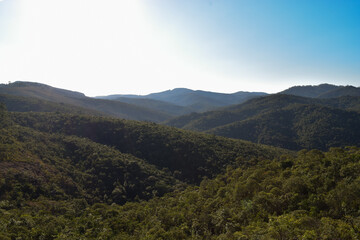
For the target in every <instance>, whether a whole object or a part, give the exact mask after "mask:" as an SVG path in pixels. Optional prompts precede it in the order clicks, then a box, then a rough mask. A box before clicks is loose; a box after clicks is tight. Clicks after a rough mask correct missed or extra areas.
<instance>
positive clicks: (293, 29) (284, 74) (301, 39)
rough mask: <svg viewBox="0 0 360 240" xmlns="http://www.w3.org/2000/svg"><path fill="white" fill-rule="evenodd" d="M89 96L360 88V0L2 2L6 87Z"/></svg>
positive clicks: (1, 68)
mask: <svg viewBox="0 0 360 240" xmlns="http://www.w3.org/2000/svg"><path fill="white" fill-rule="evenodd" d="M9 81H11V82H13V81H32V82H40V83H45V84H49V85H51V86H54V87H59V88H65V89H69V90H76V91H80V92H83V93H85V94H86V95H88V96H96V95H106V94H115V93H126V94H147V93H151V92H159V91H163V90H167V89H172V88H176V87H187V88H191V89H202V90H209V91H216V92H236V91H265V92H278V91H281V90H284V89H285V88H287V87H290V86H293V85H307V84H320V83H325V82H327V83H333V84H340V85H355V86H359V85H360V1H358V0H347V1H343V0H302V1H298V0H272V1H267V0H251V1H247V0H212V1H211V0H198V1H194V0H151V1H147V0H102V1H98V0H97V1H95V0H3V1H1V0H0V82H1V83H7V82H9Z"/></svg>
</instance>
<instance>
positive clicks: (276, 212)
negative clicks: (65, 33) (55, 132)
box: [0, 148, 360, 239]
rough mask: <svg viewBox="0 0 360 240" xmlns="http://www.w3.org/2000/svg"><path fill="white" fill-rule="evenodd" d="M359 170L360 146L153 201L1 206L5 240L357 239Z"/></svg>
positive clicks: (245, 172) (256, 169) (300, 157)
mask: <svg viewBox="0 0 360 240" xmlns="http://www.w3.org/2000/svg"><path fill="white" fill-rule="evenodd" d="M359 170H360V149H359V148H347V149H331V150H330V151H329V152H326V153H323V152H320V151H317V150H312V151H305V150H304V151H301V152H299V153H298V154H297V157H291V156H283V157H282V158H281V159H279V160H278V161H274V160H263V161H261V162H260V163H259V164H258V165H256V166H253V167H249V168H246V169H242V168H236V169H233V168H230V167H229V168H228V169H227V172H226V173H225V174H222V175H219V176H218V177H216V178H215V179H213V180H209V179H204V180H203V181H202V182H201V184H200V186H199V187H189V188H187V189H186V190H185V191H181V192H173V193H169V194H168V195H166V196H164V197H161V198H153V199H151V200H149V201H147V202H144V201H143V202H138V203H126V204H125V205H123V206H120V205H117V204H112V205H108V204H98V203H97V204H93V205H89V204H88V203H87V202H86V201H84V200H81V199H73V200H68V201H49V200H46V199H38V200H36V201H32V202H26V203H24V204H23V206H21V207H14V206H13V205H12V203H11V202H10V201H1V202H0V203H1V205H0V209H1V210H0V211H1V212H2V215H1V218H0V221H1V223H2V224H0V225H1V226H2V229H1V230H2V237H3V238H4V239H7V238H8V239H11V237H13V236H16V237H22V238H23V239H34V238H36V239H358V238H359V236H360V235H359V234H360V227H359V226H360V201H359V199H360V188H359V186H360V175H359V173H360V171H359Z"/></svg>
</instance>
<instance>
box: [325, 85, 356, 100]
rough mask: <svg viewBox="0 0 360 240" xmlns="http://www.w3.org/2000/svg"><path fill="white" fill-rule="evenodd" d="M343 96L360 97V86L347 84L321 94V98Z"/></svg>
mask: <svg viewBox="0 0 360 240" xmlns="http://www.w3.org/2000/svg"><path fill="white" fill-rule="evenodd" d="M342 96H357V97H360V88H358V87H353V86H345V87H341V88H338V89H335V90H332V91H328V92H325V93H323V94H321V95H319V98H338V97H342Z"/></svg>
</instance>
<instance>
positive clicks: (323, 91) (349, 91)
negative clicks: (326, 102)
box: [280, 84, 360, 98]
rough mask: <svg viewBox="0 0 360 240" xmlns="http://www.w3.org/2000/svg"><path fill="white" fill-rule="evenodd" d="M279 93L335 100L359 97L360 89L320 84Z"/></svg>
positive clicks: (295, 87) (296, 87)
mask: <svg viewBox="0 0 360 240" xmlns="http://www.w3.org/2000/svg"><path fill="white" fill-rule="evenodd" d="M280 93H281V94H291V95H296V96H302V97H310V98H336V97H343V96H360V88H359V87H354V86H336V85H331V84H320V85H318V86H312V85H307V86H294V87H291V88H289V89H286V90H284V91H282V92H280Z"/></svg>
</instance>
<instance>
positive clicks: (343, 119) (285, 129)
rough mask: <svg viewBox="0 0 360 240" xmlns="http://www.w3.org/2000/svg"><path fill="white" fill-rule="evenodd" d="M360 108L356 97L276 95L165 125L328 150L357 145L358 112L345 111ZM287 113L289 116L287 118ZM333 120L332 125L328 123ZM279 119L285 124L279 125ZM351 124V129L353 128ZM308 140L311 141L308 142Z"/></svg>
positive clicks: (263, 141) (181, 117)
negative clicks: (321, 132) (322, 132)
mask: <svg viewBox="0 0 360 240" xmlns="http://www.w3.org/2000/svg"><path fill="white" fill-rule="evenodd" d="M299 105H304V106H308V107H309V109H312V112H311V114H310V113H309V112H308V111H305V109H306V107H304V108H299ZM315 106H316V107H315ZM324 107H325V108H324ZM359 107H360V98H359V97H341V98H334V99H314V98H304V97H299V96H292V95H282V94H276V95H271V96H266V97H260V98H256V99H251V100H249V101H247V102H245V103H243V104H239V105H234V106H230V107H227V108H223V109H221V110H217V111H209V112H205V113H193V114H189V115H184V116H180V117H177V118H174V119H171V120H168V121H166V122H164V124H167V125H170V126H174V127H178V128H184V129H189V130H196V131H202V132H207V133H212V134H217V135H220V136H226V137H232V138H238V139H246V140H250V141H253V142H257V143H264V144H269V145H273V146H278V147H286V148H289V149H300V148H308V149H311V148H319V149H327V148H328V147H332V146H343V145H344V144H345V145H346V144H350V145H358V144H359V140H358V139H357V136H358V135H359V132H358V128H357V125H356V124H357V122H358V119H359V112H353V113H351V114H350V113H349V112H348V111H347V110H359V109H360V108H359ZM284 109H287V110H284ZM289 109H292V110H289ZM323 109H327V110H326V112H327V114H324V113H323V112H321V111H322V110H323ZM289 111H291V112H292V113H291V114H290V115H289ZM302 111H304V112H302ZM316 111H319V112H318V113H317V112H316ZM305 113H307V114H310V115H311V116H312V117H313V121H312V122H311V121H307V120H306V119H307V117H308V116H307V115H306V114H305ZM277 118H278V119H277ZM317 118H318V119H317ZM332 118H334V121H332V120H331V119H332ZM282 119H283V120H284V122H281V121H282ZM305 122H306V124H305ZM320 122H322V124H323V125H319V123H320ZM350 123H351V124H354V125H353V126H352V125H351V124H350ZM302 125H303V126H302ZM305 125H306V126H305ZM299 126H301V127H299ZM298 128H304V129H309V131H307V133H306V134H307V138H306V139H305V138H303V137H301V136H300V135H301V134H298V133H296V132H299V130H298ZM312 128H319V130H320V129H324V128H329V129H332V130H334V131H333V132H332V133H331V134H329V135H331V136H332V140H330V139H329V138H327V137H326V136H325V135H318V136H317V134H318V133H316V131H312V130H311V129H312ZM310 130H311V131H310ZM311 134H312V135H311ZM250 135H251V136H250ZM350 136H351V137H350ZM310 138H314V139H312V140H310ZM315 138H316V139H317V140H316V141H315ZM280 139H282V140H280ZM335 139H336V140H335ZM329 141H330V142H329ZM305 142H306V143H305ZM310 142H311V143H312V144H310Z"/></svg>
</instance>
